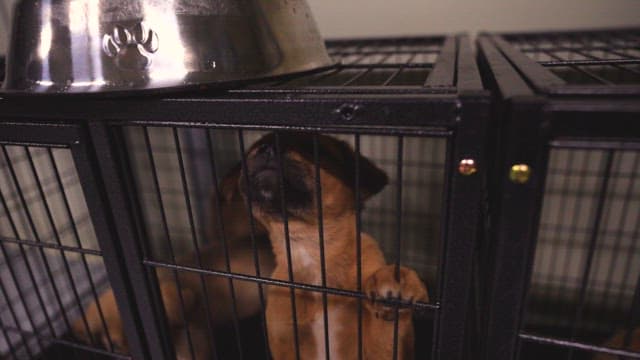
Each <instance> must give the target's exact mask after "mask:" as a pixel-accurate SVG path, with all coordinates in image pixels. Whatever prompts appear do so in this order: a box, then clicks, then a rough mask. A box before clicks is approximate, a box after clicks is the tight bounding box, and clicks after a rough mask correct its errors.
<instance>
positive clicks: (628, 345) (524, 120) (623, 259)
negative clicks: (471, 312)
mask: <svg viewBox="0 0 640 360" xmlns="http://www.w3.org/2000/svg"><path fill="white" fill-rule="evenodd" d="M639 45H640V30H638V29H620V30H612V31H582V32H560V33H523V34H483V35H481V36H480V37H479V39H478V47H479V53H478V59H479V64H480V67H481V69H482V70H483V75H484V77H485V78H484V79H485V80H486V82H487V84H489V85H491V88H492V90H494V91H495V94H496V97H497V98H498V101H497V103H496V106H495V109H494V110H495V112H494V113H495V115H496V117H497V118H498V119H500V121H499V124H500V125H499V126H498V127H497V128H496V129H495V134H496V136H499V140H500V141H499V142H496V143H497V145H496V146H495V147H494V149H493V152H492V154H494V155H493V156H495V158H496V160H498V161H497V165H496V167H495V168H494V169H493V171H492V173H493V174H494V176H493V180H492V181H491V183H492V185H491V186H490V187H489V188H490V190H491V191H490V203H491V214H492V216H491V218H492V225H493V228H492V231H491V232H490V234H491V236H492V237H494V240H495V244H494V245H493V247H489V248H487V249H486V250H485V251H486V253H487V254H490V255H489V260H487V263H488V264H491V266H489V269H491V270H489V276H488V277H487V289H488V290H487V291H486V293H485V295H484V299H485V301H486V302H485V304H486V306H487V307H488V309H489V312H488V314H487V316H486V318H485V323H484V324H485V328H484V334H485V335H486V338H487V343H486V347H485V353H484V356H485V358H487V359H512V358H521V359H534V358H540V357H542V356H546V357H552V358H558V359H617V358H625V359H627V358H629V359H630V358H640V351H639V350H640V332H639V330H638V328H639V327H640V251H639V247H640V238H639V236H638V234H639V233H638V224H639V219H638V214H639V213H640V212H639V211H640V209H639V206H640V182H639V181H638V175H639V171H640V169H639V168H638V157H639V156H640V153H639V150H640V147H639V144H640V143H639V142H640V127H638V124H637V120H638V117H639V116H640V77H639V75H640V51H639V48H638V46H639Z"/></svg>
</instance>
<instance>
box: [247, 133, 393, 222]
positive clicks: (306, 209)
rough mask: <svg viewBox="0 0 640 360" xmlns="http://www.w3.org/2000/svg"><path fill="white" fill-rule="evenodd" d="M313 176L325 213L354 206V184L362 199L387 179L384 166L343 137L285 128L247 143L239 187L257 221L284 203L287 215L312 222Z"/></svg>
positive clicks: (276, 215) (278, 215) (277, 213)
mask: <svg viewBox="0 0 640 360" xmlns="http://www.w3.org/2000/svg"><path fill="white" fill-rule="evenodd" d="M316 136H317V137H316ZM316 160H317V163H318V166H319V175H320V176H319V178H318V179H317V178H316ZM356 171H358V176H356ZM356 179H357V181H358V183H357V184H356ZM316 180H319V185H320V186H319V187H320V189H321V190H320V193H321V195H322V197H321V203H322V215H323V217H324V218H327V219H329V218H333V217H339V216H342V215H344V214H347V213H349V212H354V211H355V210H356V202H355V200H356V189H357V190H358V191H359V194H360V200H361V202H363V201H365V200H366V199H368V198H369V197H371V196H373V195H375V194H377V193H378V192H380V191H381V190H382V189H383V188H384V187H385V185H386V184H387V182H388V178H387V175H386V174H385V173H384V171H382V170H381V169H379V168H378V167H376V166H375V165H374V164H373V163H372V162H371V161H370V160H368V159H367V158H365V157H363V156H362V155H360V154H356V153H355V152H354V151H353V149H352V148H351V147H350V146H349V144H347V143H346V142H344V141H340V140H337V139H335V138H333V137H330V136H324V135H313V134H308V133H295V132H286V133H280V134H278V135H276V134H274V133H270V134H267V135H265V136H264V137H262V138H261V139H260V140H259V141H257V142H256V143H255V144H254V145H253V146H252V147H251V148H250V149H249V151H248V152H247V173H246V175H245V174H243V176H241V179H240V184H241V185H240V188H241V192H242V193H243V194H244V196H245V198H250V199H251V201H252V204H251V205H252V207H253V208H254V211H255V213H256V216H257V217H258V218H260V219H261V221H267V222H270V221H272V220H281V219H282V217H283V205H284V207H285V209H284V210H285V211H286V213H287V216H288V217H289V218H290V219H294V220H298V221H305V222H311V223H314V222H316V221H317V216H318V211H317V209H318V203H317V193H316V189H317V188H318V186H317V185H318V184H317V182H316ZM283 194H284V196H283Z"/></svg>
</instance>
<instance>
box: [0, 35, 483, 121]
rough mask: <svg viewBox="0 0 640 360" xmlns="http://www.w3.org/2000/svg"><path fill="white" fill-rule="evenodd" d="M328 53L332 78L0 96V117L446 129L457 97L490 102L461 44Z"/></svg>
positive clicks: (465, 42)
mask: <svg viewBox="0 0 640 360" xmlns="http://www.w3.org/2000/svg"><path fill="white" fill-rule="evenodd" d="M327 47H328V51H329V53H330V54H331V56H332V57H333V58H334V59H335V60H336V61H337V62H339V64H340V65H338V66H336V67H335V68H331V69H328V70H325V71H322V72H315V73H309V74H306V75H298V76H290V77H285V78H278V79H277V80H272V81H266V82H261V83H254V84H251V85H245V86H243V87H238V88H235V89H233V90H220V89H198V90H194V91H185V92H180V93H170V94H169V93H167V94H156V95H152V96H150V95H149V94H147V95H146V96H128V97H107V96H104V95H103V96H99V95H89V94H85V95H84V96H83V95H80V94H78V95H74V96H71V95H60V96H55V95H44V94H43V95H33V96H18V95H11V96H10V95H6V97H5V98H2V97H1V96H0V113H1V114H2V117H4V118H15V119H25V118H30V119H39V120H55V121H59V120H66V121H70V120H78V119H81V120H82V119H87V118H91V119H96V118H98V119H99V120H105V121H117V122H126V123H132V122H135V121H138V122H153V123H156V124H157V123H161V122H165V123H167V124H170V123H171V124H173V123H180V124H185V123H191V124H194V126H195V125H198V124H211V123H213V122H215V123H216V124H223V125H225V126H237V125H245V126H250V125H256V124H260V125H261V126H262V125H265V126H266V125H269V126H271V125H283V126H289V127H291V126H294V125H300V126H312V125H318V126H328V125H339V126H360V125H367V126H371V125H379V126H384V127H387V128H388V127H389V125H394V126H426V125H430V126H439V127H450V126H453V125H455V123H456V122H455V119H456V117H457V116H458V115H459V113H460V109H461V107H460V96H461V95H462V94H464V95H470V96H472V97H474V99H476V100H478V101H484V102H488V101H489V94H488V92H486V91H484V90H483V87H482V81H481V79H480V72H479V70H478V67H477V65H476V63H475V59H474V56H473V53H472V50H471V44H470V41H469V38H468V37H467V36H466V35H457V36H433V37H404V38H399V37H398V38H369V39H350V40H332V41H328V42H327ZM131 95H135V94H133V93H132V94H131ZM79 98H81V99H82V101H78V99H79ZM474 101H475V100H474Z"/></svg>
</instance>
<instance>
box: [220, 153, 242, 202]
mask: <svg viewBox="0 0 640 360" xmlns="http://www.w3.org/2000/svg"><path fill="white" fill-rule="evenodd" d="M240 169H241V166H240V162H238V163H237V164H236V165H234V166H233V167H232V168H231V169H230V170H229V171H228V172H227V174H226V175H225V177H224V178H223V179H222V181H221V182H220V185H219V187H218V190H219V191H220V195H221V199H220V201H221V202H225V201H226V202H230V201H231V200H234V197H235V196H237V195H239V194H240V193H239V189H238V187H239V186H240V185H239V183H238V180H239V179H240ZM214 201H215V199H214Z"/></svg>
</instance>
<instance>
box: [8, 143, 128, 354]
mask: <svg viewBox="0 0 640 360" xmlns="http://www.w3.org/2000/svg"><path fill="white" fill-rule="evenodd" d="M0 150H1V153H0V202H1V204H0V205H1V206H0V253H1V256H2V259H1V260H0V269H1V270H0V277H1V278H2V279H1V280H2V282H1V284H0V293H1V297H0V299H1V300H0V319H1V333H2V340H0V353H1V354H2V356H3V357H6V358H14V359H27V358H38V357H44V358H50V357H51V356H53V357H69V356H72V357H75V358H86V357H87V356H92V355H91V354H90V353H87V352H86V351H83V350H81V349H84V350H87V349H89V350H92V349H93V350H95V351H97V352H102V353H106V352H105V351H104V350H97V348H104V347H106V348H107V349H108V350H109V351H114V350H116V349H114V348H113V347H112V343H111V340H110V334H109V332H108V331H104V332H103V335H102V337H101V338H93V337H91V338H87V339H86V340H87V341H86V342H85V343H84V344H83V343H82V342H80V341H77V340H76V339H77V338H80V337H86V336H87V328H88V327H91V326H98V327H100V326H102V327H104V326H105V323H104V319H100V320H98V321H99V323H96V324H92V323H90V321H91V319H89V320H87V318H86V317H85V316H84V315H83V314H84V313H85V311H87V306H88V304H89V303H90V302H94V301H95V300H96V299H97V296H98V295H99V294H100V293H101V291H103V290H104V289H105V288H106V287H108V280H107V277H106V273H105V268H104V264H103V260H102V253H101V250H100V248H99V246H98V244H97V240H96V235H95V232H94V228H93V225H92V221H91V218H90V216H89V213H88V209H87V205H86V202H85V199H84V195H83V192H82V189H81V187H80V183H79V179H78V174H77V172H76V169H75V165H74V161H73V159H72V157H71V152H70V150H68V149H64V148H48V147H35V146H14V145H1V149H0ZM94 320H96V319H94ZM72 328H75V329H76V331H77V332H78V333H76V334H72V330H71V329H72ZM60 344H65V345H68V346H70V347H69V350H67V351H66V352H57V351H56V350H52V349H51V348H49V347H51V346H52V345H60ZM54 347H55V346H54Z"/></svg>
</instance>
